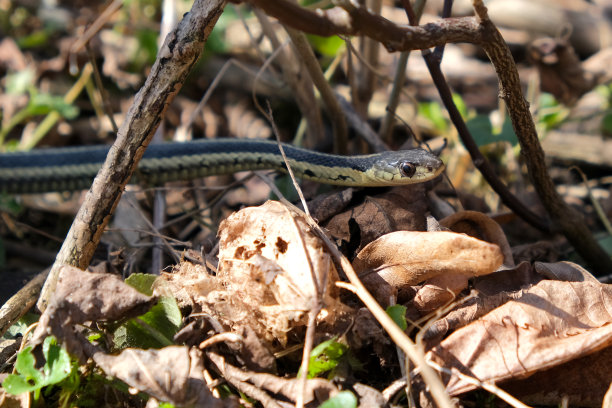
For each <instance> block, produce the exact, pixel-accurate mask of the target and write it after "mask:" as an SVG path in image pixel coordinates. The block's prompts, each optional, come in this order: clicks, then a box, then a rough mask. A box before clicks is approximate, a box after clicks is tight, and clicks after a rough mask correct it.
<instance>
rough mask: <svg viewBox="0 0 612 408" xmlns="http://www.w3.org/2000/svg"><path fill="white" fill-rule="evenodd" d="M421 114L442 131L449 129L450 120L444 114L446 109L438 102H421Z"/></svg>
mask: <svg viewBox="0 0 612 408" xmlns="http://www.w3.org/2000/svg"><path fill="white" fill-rule="evenodd" d="M418 111H419V116H422V117H424V118H426V119H427V120H429V121H430V122H431V124H432V126H433V127H434V128H435V129H436V130H438V131H440V132H446V131H447V130H448V120H447V119H446V116H444V111H443V110H442V107H441V106H440V104H439V103H438V102H422V103H419V109H418Z"/></svg>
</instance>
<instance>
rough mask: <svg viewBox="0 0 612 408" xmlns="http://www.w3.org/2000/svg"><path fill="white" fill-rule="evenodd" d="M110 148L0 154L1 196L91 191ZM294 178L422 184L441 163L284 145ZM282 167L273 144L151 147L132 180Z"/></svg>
mask: <svg viewBox="0 0 612 408" xmlns="http://www.w3.org/2000/svg"><path fill="white" fill-rule="evenodd" d="M108 150H109V146H85V147H71V148H59V149H37V150H32V151H29V152H15V153H4V154H0V192H2V193H7V194H29V193H43V192H50V191H75V190H82V189H86V188H89V186H90V185H91V182H92V180H93V178H94V177H95V175H96V174H97V172H98V170H99V169H100V167H101V166H102V163H103V162H104V160H105V158H106V155H107V153H108ZM283 150H284V152H285V154H286V156H287V159H288V163H289V166H290V167H291V169H292V170H293V172H294V173H295V175H296V176H297V177H300V178H306V179H311V180H315V181H318V182H321V183H326V184H335V185H343V186H366V187H369V186H391V185H402V184H412V183H420V182H424V181H427V180H430V179H432V178H434V177H436V176H438V175H439V174H440V173H441V172H442V170H443V169H444V164H443V163H442V161H441V160H440V159H439V158H438V157H436V156H435V155H433V154H431V153H429V152H427V151H425V150H423V149H413V150H404V151H396V152H384V153H378V154H371V155H361V156H338V155H331V154H324V153H318V152H314V151H311V150H306V149H301V148H297V147H293V146H291V145H286V144H283ZM264 169H276V170H279V171H286V170H287V169H286V165H285V162H284V160H283V158H282V155H281V153H280V151H279V148H278V145H277V143H275V142H269V141H261V140H242V139H212V140H198V141H192V142H185V143H161V144H152V145H150V146H149V147H148V148H147V150H146V151H145V154H144V156H143V158H142V160H141V161H140V162H139V165H138V170H137V171H136V173H135V175H134V177H133V178H132V181H135V182H139V183H145V184H147V185H160V184H163V183H165V182H167V181H175V180H190V179H195V178H200V177H206V176H211V175H219V174H230V173H235V172H238V171H245V170H264Z"/></svg>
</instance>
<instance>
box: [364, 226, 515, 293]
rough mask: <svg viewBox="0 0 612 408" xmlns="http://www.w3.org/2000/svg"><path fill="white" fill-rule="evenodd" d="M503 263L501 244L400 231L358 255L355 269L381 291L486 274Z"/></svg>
mask: <svg viewBox="0 0 612 408" xmlns="http://www.w3.org/2000/svg"><path fill="white" fill-rule="evenodd" d="M502 261H503V255H502V253H501V251H500V249H499V247H498V246H497V245H495V244H490V243H488V242H484V241H480V240H478V239H476V238H472V237H469V236H467V235H465V234H456V233H454V232H446V231H437V232H417V231H397V232H393V233H390V234H387V235H384V236H382V237H380V238H379V239H377V240H376V241H374V242H372V243H370V244H368V245H367V246H366V247H365V248H364V249H363V250H361V252H359V254H357V257H356V258H355V260H354V261H353V268H355V271H356V272H357V273H359V274H360V276H361V277H362V280H363V282H364V284H365V285H366V286H367V287H368V288H369V289H372V290H380V288H381V287H383V286H384V284H385V283H386V284H387V285H389V286H391V287H392V288H402V287H405V286H410V285H416V284H417V283H419V282H423V281H425V280H427V279H431V278H433V277H434V276H438V275H451V274H458V275H464V276H480V275H486V274H489V273H491V272H493V271H494V270H496V269H497V268H498V267H499V266H500V265H501V263H502ZM377 298H378V300H379V301H381V302H383V303H386V302H387V299H386V298H384V297H382V298H380V297H377Z"/></svg>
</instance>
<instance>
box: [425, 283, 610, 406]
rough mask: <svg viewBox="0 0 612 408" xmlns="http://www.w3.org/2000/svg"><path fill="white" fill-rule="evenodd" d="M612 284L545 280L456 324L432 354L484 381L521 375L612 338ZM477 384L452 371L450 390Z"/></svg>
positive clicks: (592, 349) (600, 345)
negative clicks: (466, 322) (472, 319)
mask: <svg viewBox="0 0 612 408" xmlns="http://www.w3.org/2000/svg"><path fill="white" fill-rule="evenodd" d="M611 309H612V286H610V285H602V284H599V283H596V282H559V281H541V282H539V283H538V284H537V285H535V286H533V287H531V288H530V289H528V290H523V291H519V292H518V293H517V294H515V295H514V299H513V300H512V301H510V302H507V303H505V304H504V305H502V306H500V307H498V308H497V309H495V310H493V311H491V312H490V313H488V314H487V315H485V316H483V317H482V318H480V319H478V320H477V321H475V322H472V323H471V324H469V325H467V326H465V327H463V328H461V329H459V330H457V331H456V332H454V333H453V334H451V335H450V336H449V337H448V338H446V339H445V340H444V341H442V343H440V345H439V346H437V347H435V348H434V349H432V350H431V351H430V352H429V353H428V356H429V357H430V358H432V359H435V360H437V361H439V362H440V363H441V364H442V365H444V366H446V367H449V368H450V367H453V368H456V369H458V370H460V371H462V372H464V373H465V374H467V375H470V376H474V377H476V378H478V379H480V380H482V381H501V380H507V379H511V378H522V377H525V376H528V375H531V374H533V373H534V372H536V371H539V370H544V369H547V368H551V367H554V366H556V365H559V364H562V363H565V362H567V361H570V360H572V359H575V358H578V357H581V356H585V355H587V354H590V353H593V352H595V351H598V350H600V349H602V348H604V347H607V346H608V345H609V344H610V343H611V342H612V325H611V324H609V323H610V322H611V321H612V316H610V313H609V310H611ZM471 389H474V386H473V385H471V384H468V383H466V382H464V381H463V380H461V379H460V378H458V377H457V376H452V377H451V378H450V380H449V381H448V384H447V390H448V391H449V393H450V394H451V395H457V394H460V393H463V392H466V391H469V390H471Z"/></svg>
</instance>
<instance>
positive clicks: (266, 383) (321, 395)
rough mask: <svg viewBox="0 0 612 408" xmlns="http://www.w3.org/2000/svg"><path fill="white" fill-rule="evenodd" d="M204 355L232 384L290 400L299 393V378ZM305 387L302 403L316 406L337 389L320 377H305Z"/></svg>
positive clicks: (213, 354)
mask: <svg viewBox="0 0 612 408" xmlns="http://www.w3.org/2000/svg"><path fill="white" fill-rule="evenodd" d="M206 355H207V357H208V358H210V360H211V361H212V362H213V363H214V364H215V365H216V366H217V369H218V370H219V372H220V373H221V375H222V376H223V378H225V379H226V380H227V381H228V382H229V383H231V384H233V385H234V386H237V387H239V388H240V384H241V383H245V384H250V385H254V386H255V387H257V388H258V389H261V390H266V391H269V392H271V393H274V394H277V395H282V396H284V397H285V398H287V399H288V400H290V401H295V399H296V396H297V395H298V394H300V393H301V380H300V379H298V378H282V377H277V376H275V375H272V374H266V373H257V372H253V371H246V370H242V369H239V368H237V367H235V366H233V365H231V364H229V363H228V362H227V361H225V358H223V357H222V356H220V355H218V354H216V353H207V354H206ZM305 388H306V389H305V390H304V403H306V404H309V403H311V402H318V404H317V406H318V405H319V404H321V403H322V402H323V401H326V400H327V399H329V398H330V397H332V396H334V395H335V394H337V393H338V391H339V390H338V388H336V386H335V385H334V384H333V383H332V382H331V381H328V380H324V379H322V378H309V379H307V380H306V387H305ZM262 392H263V391H262ZM268 398H269V397H268ZM265 405H266V404H265V403H264V406H265Z"/></svg>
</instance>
